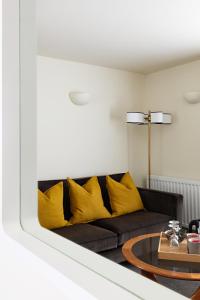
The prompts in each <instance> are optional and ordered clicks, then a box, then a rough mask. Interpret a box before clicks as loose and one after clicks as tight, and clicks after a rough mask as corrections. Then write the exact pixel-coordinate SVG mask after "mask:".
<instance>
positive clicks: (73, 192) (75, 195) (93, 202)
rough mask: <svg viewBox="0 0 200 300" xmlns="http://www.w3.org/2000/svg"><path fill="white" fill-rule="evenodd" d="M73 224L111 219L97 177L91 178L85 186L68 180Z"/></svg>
mask: <svg viewBox="0 0 200 300" xmlns="http://www.w3.org/2000/svg"><path fill="white" fill-rule="evenodd" d="M67 182H68V184H69V195H70V207H71V212H72V214H73V216H72V217H71V219H70V222H71V223H72V224H77V223H87V222H90V221H94V220H97V219H103V218H109V217H111V215H110V213H109V212H108V211H107V209H106V208H105V206H104V203H103V198H102V195H101V188H100V186H99V182H98V179H97V177H96V176H94V177H91V178H90V179H89V180H88V181H87V182H86V183H85V184H84V185H83V186H81V185H79V184H77V183H76V182H75V181H74V180H72V179H70V178H68V179H67Z"/></svg>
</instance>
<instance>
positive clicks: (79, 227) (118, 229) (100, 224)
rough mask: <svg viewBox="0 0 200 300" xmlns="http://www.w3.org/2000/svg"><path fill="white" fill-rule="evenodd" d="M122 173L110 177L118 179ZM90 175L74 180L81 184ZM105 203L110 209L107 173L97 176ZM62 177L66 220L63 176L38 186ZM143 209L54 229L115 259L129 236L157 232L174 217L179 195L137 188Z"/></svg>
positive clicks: (66, 195)
mask: <svg viewBox="0 0 200 300" xmlns="http://www.w3.org/2000/svg"><path fill="white" fill-rule="evenodd" d="M123 175H124V173H121V174H113V175H111V177H112V178H113V179H115V180H117V181H120V179H121V178H122V176H123ZM88 179H89V178H78V179H75V181H76V182H77V183H78V184H80V185H83V184H84V183H85V182H86V181H87V180H88ZM98 180H99V184H100V187H101V191H102V196H103V200H104V205H105V207H106V208H107V209H108V210H109V211H110V212H111V207H110V202H109V196H108V192H107V189H106V176H98ZM60 181H63V187H64V196H63V207H64V215H65V219H67V220H69V218H70V217H71V212H70V198H69V189H68V185H67V181H66V179H58V180H47V181H39V182H38V188H39V189H40V190H41V191H43V192H44V191H45V190H47V189H48V188H50V187H51V186H53V185H55V184H56V183H58V182H60ZM138 190H139V193H140V195H141V198H142V201H143V204H144V207H145V210H142V211H137V212H134V213H129V214H126V215H122V216H119V217H115V218H109V219H100V220H96V221H94V222H91V223H87V224H76V225H72V226H68V227H62V228H57V229H53V230H52V231H53V232H55V233H56V234H59V235H61V236H63V237H64V238H67V239H69V240H71V241H73V242H75V243H77V244H79V245H81V246H83V247H86V248H87V249H89V250H92V251H94V252H96V253H99V254H101V255H103V256H104V257H107V258H109V259H111V260H113V261H115V262H122V261H124V258H123V256H122V252H121V247H122V245H123V244H124V243H125V242H126V241H127V240H128V239H130V238H132V237H134V236H137V235H141V234H145V233H151V232H160V231H161V230H163V228H165V227H166V225H167V223H168V221H169V220H170V219H176V217H177V207H178V202H179V201H182V198H183V197H182V195H179V194H174V193H168V192H161V191H156V190H149V189H144V188H138Z"/></svg>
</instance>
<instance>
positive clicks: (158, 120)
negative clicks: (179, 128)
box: [151, 111, 172, 124]
mask: <svg viewBox="0 0 200 300" xmlns="http://www.w3.org/2000/svg"><path fill="white" fill-rule="evenodd" d="M151 123H152V124H171V123H172V115H171V114H168V113H164V112H162V111H156V112H151Z"/></svg>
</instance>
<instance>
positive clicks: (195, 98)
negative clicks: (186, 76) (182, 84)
mask: <svg viewBox="0 0 200 300" xmlns="http://www.w3.org/2000/svg"><path fill="white" fill-rule="evenodd" d="M183 96H184V99H185V100H186V101H187V103H190V104H196V103H200V91H193V92H187V93H185V94H184V95H183Z"/></svg>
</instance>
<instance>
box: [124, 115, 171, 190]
mask: <svg viewBox="0 0 200 300" xmlns="http://www.w3.org/2000/svg"><path fill="white" fill-rule="evenodd" d="M126 122H127V123H132V124H138V125H147V126H148V188H151V180H150V179H151V178H150V176H151V124H171V123H172V116H171V114H168V113H164V112H162V111H156V112H151V111H149V112H148V113H143V112H127V113H126Z"/></svg>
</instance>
